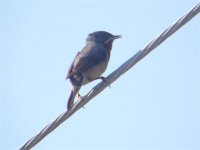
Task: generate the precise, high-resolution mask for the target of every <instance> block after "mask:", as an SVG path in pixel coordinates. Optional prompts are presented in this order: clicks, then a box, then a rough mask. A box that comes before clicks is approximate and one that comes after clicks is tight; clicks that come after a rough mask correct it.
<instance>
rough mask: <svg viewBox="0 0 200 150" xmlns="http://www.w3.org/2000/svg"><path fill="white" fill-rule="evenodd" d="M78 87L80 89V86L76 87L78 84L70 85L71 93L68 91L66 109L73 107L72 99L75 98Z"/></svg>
mask: <svg viewBox="0 0 200 150" xmlns="http://www.w3.org/2000/svg"><path fill="white" fill-rule="evenodd" d="M79 89H80V87H78V86H72V89H71V93H70V96H69V99H68V103H67V110H70V109H71V108H72V107H73V105H74V99H75V97H76V94H77V93H78V91H79Z"/></svg>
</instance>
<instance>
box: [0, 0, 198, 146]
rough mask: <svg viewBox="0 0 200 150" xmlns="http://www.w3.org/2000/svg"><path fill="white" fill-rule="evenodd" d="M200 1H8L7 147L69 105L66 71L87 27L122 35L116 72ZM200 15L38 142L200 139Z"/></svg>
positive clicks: (4, 55) (1, 41) (1, 4)
mask: <svg viewBox="0 0 200 150" xmlns="http://www.w3.org/2000/svg"><path fill="white" fill-rule="evenodd" d="M197 2H198V1H197V0H187V1H186V0H174V1H173V0H169V1H168V0H165V1H158V0H155V1H150V0H149V1H134V0H132V1H131V0H130V1H122V0H117V1H114V0H113V1H111V0H110V1H109V0H108V1H94V2H93V1H76V2H73V1H48V0H46V1H41V2H39V1H27V2H25V1H6V0H3V1H0V15H1V20H0V21H1V22H0V25H1V28H0V35H1V37H0V45H1V47H0V48H1V53H0V63H1V65H0V67H1V68H0V69H1V71H0V85H1V86H0V87H1V91H0V94H1V95H0V115H1V116H0V129H1V130H0V149H2V150H11V149H16V148H18V147H19V146H20V145H22V144H24V143H25V142H26V141H27V140H28V139H29V138H31V137H32V136H33V135H35V134H36V133H37V132H38V131H40V130H41V129H42V128H43V127H44V126H45V125H47V124H48V123H49V122H50V121H51V120H52V119H54V118H55V117H56V116H58V115H59V114H60V113H61V112H63V111H64V110H65V109H66V103H67V99H68V96H69V93H70V84H69V81H65V80H64V79H65V76H66V73H67V70H68V68H69V66H70V64H71V62H72V60H73V58H74V56H75V55H76V53H77V52H78V51H80V50H81V48H82V47H83V46H84V44H85V39H86V37H87V35H88V33H91V32H94V31H98V30H105V31H108V32H110V33H112V34H117V35H119V34H120V35H122V36H123V38H121V39H118V40H116V41H115V42H114V46H113V50H112V56H111V60H110V63H109V66H108V68H107V71H106V72H105V73H104V76H107V75H108V74H110V73H111V72H112V71H113V70H115V69H116V68H117V67H118V66H119V65H120V64H122V63H123V62H124V61H126V60H127V59H128V58H130V57H131V56H132V55H134V54H135V53H136V52H137V51H138V50H139V49H140V48H142V47H144V46H145V45H146V44H148V43H149V42H150V41H151V40H152V39H153V38H155V37H156V36H157V35H158V34H160V33H161V32H162V31H163V30H164V29H166V28H167V27H168V26H170V25H171V24H172V23H173V22H174V21H176V20H177V19H179V18H180V17H181V16H182V15H183V14H185V13H186V12H187V11H188V10H189V9H190V8H192V7H193V6H195V5H196V4H197ZM199 25H200V17H199V16H196V17H195V18H194V19H193V20H191V21H190V22H189V23H188V24H186V25H185V26H184V27H183V28H181V30H179V31H178V32H176V33H175V34H174V35H173V36H171V37H170V38H169V39H168V40H167V41H165V42H164V43H163V44H162V45H161V46H159V47H158V48H157V49H155V51H153V52H152V53H151V54H150V55H148V56H147V57H146V58H144V59H143V60H142V61H141V62H139V63H138V64H137V65H136V66H134V67H133V68H132V69H131V70H130V71H129V72H127V73H126V74H125V75H124V76H122V77H121V78H120V79H119V80H117V81H116V82H115V83H113V84H112V85H111V89H109V88H107V89H106V90H104V91H103V92H102V93H101V94H100V95H98V96H97V97H95V98H94V99H93V100H92V101H91V102H89V103H88V104H87V105H86V106H85V108H84V109H81V110H80V111H79V112H77V113H76V114H75V115H74V116H72V117H71V118H70V119H69V120H67V121H66V122H65V123H63V124H62V125H61V126H60V127H58V128H57V129H56V130H55V131H54V132H52V133H51V134H50V135H48V136H47V137H46V138H45V139H44V140H43V141H41V142H40V143H39V144H38V145H37V146H35V147H34V148H33V149H37V150H47V149H48V150H50V149H52V150H53V149H57V150H58V149H60V150H61V149H63V150H64V149H70V150H82V149H87V150H88V149H92V150H96V149H101V150H104V149H109V150H110V149H113V150H116V149H119V150H124V149H131V150H133V149H134V150H137V149H140V150H141V149H145V150H149V149H151V150H153V149H156V150H160V149H161V150H168V149H169V150H177V149H179V150H186V149H187V150H197V149H199V148H200V145H199V143H200V139H199V138H200V137H199V135H200V127H199V123H200V116H199V115H200V110H199V106H200V103H199V100H200V95H199V91H200V86H199V84H200V78H199V69H200V68H199V65H200V63H199V62H200V61H199V59H200V55H199V51H200V42H199V41H200V26H199ZM98 82H99V81H95V82H94V83H91V84H89V85H87V86H84V87H83V88H82V90H81V93H82V94H84V93H85V92H87V91H88V90H90V89H91V88H92V87H93V86H94V85H95V84H96V83H98Z"/></svg>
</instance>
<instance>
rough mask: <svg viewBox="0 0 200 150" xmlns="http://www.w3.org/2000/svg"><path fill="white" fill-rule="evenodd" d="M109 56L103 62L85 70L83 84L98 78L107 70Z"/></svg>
mask: <svg viewBox="0 0 200 150" xmlns="http://www.w3.org/2000/svg"><path fill="white" fill-rule="evenodd" d="M108 61H109V57H107V58H106V59H105V60H104V61H102V62H101V63H99V64H97V65H95V66H94V67H92V68H90V69H89V70H87V71H85V72H84V73H83V76H84V77H85V79H84V82H83V84H87V83H89V82H91V81H93V80H95V79H96V78H98V77H100V76H101V75H102V74H103V73H104V71H105V70H106V68H107V66H108Z"/></svg>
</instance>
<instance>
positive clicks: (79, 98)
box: [77, 92, 83, 101]
mask: <svg viewBox="0 0 200 150" xmlns="http://www.w3.org/2000/svg"><path fill="white" fill-rule="evenodd" d="M77 96H78V100H79V101H81V100H82V99H83V97H82V96H81V95H80V93H79V92H78V94H77Z"/></svg>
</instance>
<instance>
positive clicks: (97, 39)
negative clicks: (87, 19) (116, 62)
mask: <svg viewBox="0 0 200 150" xmlns="http://www.w3.org/2000/svg"><path fill="white" fill-rule="evenodd" d="M118 38H121V35H112V34H110V33H108V32H106V31H96V32H93V33H90V34H89V35H88V37H87V40H86V45H85V47H84V48H83V49H82V50H81V51H80V52H78V54H77V55H76V57H75V58H74V61H73V62H72V64H71V66H70V68H69V71H68V74H67V77H66V79H69V80H70V82H71V86H72V88H71V94H70V96H69V99H68V104H67V109H68V110H70V109H71V108H72V107H73V105H74V99H75V97H76V95H77V94H78V97H81V96H80V94H79V90H80V88H81V86H82V85H85V84H87V83H89V82H91V81H93V80H96V79H102V80H103V81H105V82H106V80H105V78H104V77H103V76H101V75H102V73H103V72H104V71H105V70H106V68H107V65H108V62H109V59H110V52H111V49H112V43H113V41H114V40H115V39H118Z"/></svg>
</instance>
